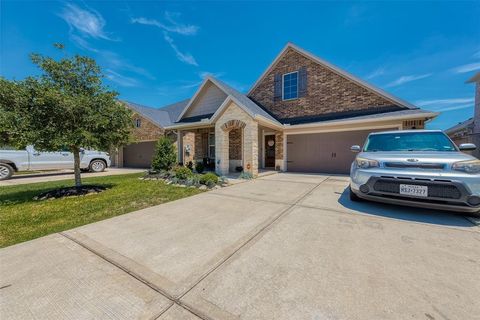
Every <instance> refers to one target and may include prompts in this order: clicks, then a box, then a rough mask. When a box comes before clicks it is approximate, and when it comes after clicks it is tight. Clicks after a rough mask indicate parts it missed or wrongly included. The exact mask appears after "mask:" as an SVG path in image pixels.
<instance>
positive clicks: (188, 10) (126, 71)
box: [0, 0, 480, 129]
mask: <svg viewBox="0 0 480 320" xmlns="http://www.w3.org/2000/svg"><path fill="white" fill-rule="evenodd" d="M478 17H480V1H470V2H469V1H441V2H440V1H437V2H428V1H417V2H413V1H403V2H394V1H388V2H387V1H382V2H374V1H368V2H347V1H337V2H334V1H325V2H321V1H316V2H298V1H296V2H287V1H282V2H273V1H266V2H255V1H249V2H231V1H228V2H227V1H222V2H220V1H216V2H212V1H210V2H186V1H181V2H163V1H162V2H159V1H72V2H65V1H11V0H2V1H0V75H1V76H3V77H5V78H7V79H11V80H21V79H23V78H25V77H26V76H29V75H35V74H38V73H39V70H38V69H37V68H36V67H35V66H34V65H33V64H32V63H31V61H30V60H29V54H30V53H32V52H36V53H41V54H44V55H49V56H53V57H56V58H60V57H62V56H63V54H64V53H60V52H58V50H57V49H55V48H54V47H53V45H52V44H53V43H63V44H64V45H65V46H66V51H67V53H68V54H71V55H73V54H81V55H87V56H90V57H92V58H94V59H95V60H96V61H97V62H98V63H99V65H100V66H101V67H102V70H103V72H104V74H105V84H107V85H108V86H109V87H110V88H112V89H114V90H116V91H117V92H119V94H120V98H121V99H124V100H127V101H131V102H135V103H139V104H143V105H147V106H151V107H161V106H164V105H167V104H169V103H173V102H176V101H179V100H183V99H186V98H189V97H191V96H192V95H193V94H194V93H195V91H196V89H197V88H198V86H199V85H200V83H201V81H202V78H203V77H205V76H206V75H212V76H215V77H218V78H219V79H222V80H223V81H225V82H227V83H229V84H230V85H232V86H233V87H235V88H237V89H238V90H240V91H242V92H247V91H248V89H249V88H250V87H251V85H253V83H254V82H255V80H256V79H257V78H258V77H259V76H260V75H261V74H262V73H263V71H264V70H265V69H266V68H267V66H268V65H269V64H270V63H271V61H272V60H273V59H274V58H275V57H276V56H277V54H278V53H279V52H280V51H281V50H282V48H283V47H284V46H285V45H286V43H287V42H293V43H294V44H296V45H298V46H300V47H302V48H303V49H305V50H307V51H309V52H312V53H314V54H315V55H317V56H319V57H321V58H323V59H325V60H327V61H329V62H330V63H332V64H334V65H337V66H338V67H340V68H342V69H345V70H347V71H348V72H350V73H352V74H354V75H356V76H358V77H360V78H362V79H364V80H366V81H368V82H369V83H371V84H373V85H376V86H378V87H380V88H382V89H384V90H386V91H387V92H389V93H391V94H393V95H395V96H398V97H400V98H402V99H404V100H407V101H409V102H411V103H413V104H415V105H416V106H418V107H421V108H423V109H426V110H431V111H438V112H441V115H440V116H439V117H438V118H437V119H435V120H433V121H432V122H431V123H429V124H428V127H429V128H432V129H446V128H448V127H450V126H452V125H454V124H456V123H458V122H461V121H463V120H466V119H468V118H469V117H471V116H472V115H473V101H474V85H473V84H466V83H465V81H466V80H467V79H468V78H470V77H471V76H473V75H474V74H475V73H476V72H478V71H480V19H479V18H478Z"/></svg>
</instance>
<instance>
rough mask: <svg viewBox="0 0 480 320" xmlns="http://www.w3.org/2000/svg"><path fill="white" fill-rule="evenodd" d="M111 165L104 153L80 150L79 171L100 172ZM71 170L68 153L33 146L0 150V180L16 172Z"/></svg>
mask: <svg viewBox="0 0 480 320" xmlns="http://www.w3.org/2000/svg"><path fill="white" fill-rule="evenodd" d="M110 164H111V162H110V156H109V154H108V153H106V152H102V151H95V150H82V151H81V153H80V169H81V170H84V171H87V170H88V171H93V172H101V171H104V170H105V169H106V168H107V167H109V166H110ZM50 169H73V153H71V152H69V151H38V150H35V148H34V147H33V146H28V147H27V148H25V149H24V150H17V149H14V148H8V147H5V148H3V149H0V180H6V179H9V178H10V177H11V176H12V175H13V173H14V172H16V171H28V170H50Z"/></svg>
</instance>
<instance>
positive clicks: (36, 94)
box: [0, 44, 133, 187]
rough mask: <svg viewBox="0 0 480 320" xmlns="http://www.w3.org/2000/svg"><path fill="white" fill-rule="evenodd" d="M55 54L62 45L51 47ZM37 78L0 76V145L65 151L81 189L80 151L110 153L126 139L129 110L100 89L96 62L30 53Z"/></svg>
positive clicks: (100, 77)
mask: <svg viewBox="0 0 480 320" xmlns="http://www.w3.org/2000/svg"><path fill="white" fill-rule="evenodd" d="M55 47H57V48H58V49H60V50H63V45H60V44H56V45H55ZM31 60H32V62H33V63H34V64H36V65H37V66H38V67H39V68H40V69H41V71H42V73H41V75H39V76H36V77H28V78H26V79H25V80H23V81H9V80H6V79H3V78H0V114H2V116H1V117H0V139H2V140H7V139H8V141H0V142H2V143H9V144H14V145H16V146H17V147H25V146H26V145H29V144H33V145H35V148H36V149H38V150H41V151H43V150H45V151H48V150H60V149H62V148H65V147H67V148H68V149H69V150H70V151H71V152H72V153H73V157H74V170H75V185H76V186H77V187H79V186H81V176H80V150H81V148H82V147H83V148H94V149H100V150H110V149H111V148H112V147H115V146H118V145H121V144H124V143H127V142H128V141H129V137H130V132H131V128H132V127H133V123H132V120H131V111H130V110H129V109H127V108H125V107H124V106H123V105H122V104H121V103H120V102H118V100H117V99H116V98H117V95H118V94H117V93H116V92H114V91H110V90H108V88H107V87H105V86H104V85H102V78H103V74H102V73H101V70H100V67H99V66H98V65H97V64H96V62H95V60H93V59H91V58H89V57H84V56H79V55H75V56H73V57H68V56H65V57H64V58H62V59H59V60H55V59H53V58H50V57H45V56H42V55H40V54H32V55H31Z"/></svg>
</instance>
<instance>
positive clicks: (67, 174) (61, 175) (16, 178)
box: [0, 168, 146, 187]
mask: <svg viewBox="0 0 480 320" xmlns="http://www.w3.org/2000/svg"><path fill="white" fill-rule="evenodd" d="M145 170H146V169H133V168H108V169H106V170H105V171H104V172H84V173H82V178H88V177H104V176H115V175H120V174H128V173H137V172H144V171H145ZM69 179H74V175H73V170H61V171H54V172H47V173H41V174H31V175H30V174H25V175H13V177H12V178H11V179H10V180H4V181H0V187H1V186H13V185H19V184H28V183H37V182H47V181H58V180H69Z"/></svg>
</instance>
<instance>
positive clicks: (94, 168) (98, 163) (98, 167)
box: [89, 160, 107, 172]
mask: <svg viewBox="0 0 480 320" xmlns="http://www.w3.org/2000/svg"><path fill="white" fill-rule="evenodd" d="M106 168H107V164H106V163H105V161H103V160H93V161H92V162H90V166H89V169H90V171H91V172H103V171H105V169H106Z"/></svg>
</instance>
